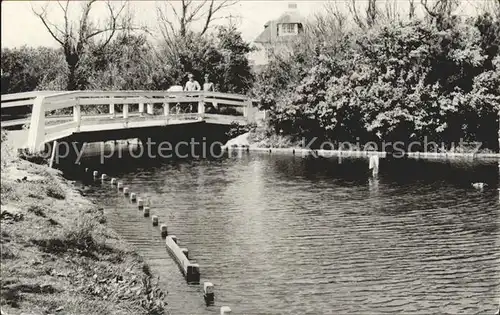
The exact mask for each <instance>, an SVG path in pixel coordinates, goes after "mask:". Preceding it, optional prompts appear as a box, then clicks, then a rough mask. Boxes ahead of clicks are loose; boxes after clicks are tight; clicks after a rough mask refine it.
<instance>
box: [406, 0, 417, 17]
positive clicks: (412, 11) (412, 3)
mask: <svg viewBox="0 0 500 315" xmlns="http://www.w3.org/2000/svg"><path fill="white" fill-rule="evenodd" d="M408 2H409V3H410V8H409V10H408V17H409V18H410V20H411V19H413V18H415V9H416V7H415V0H408Z"/></svg>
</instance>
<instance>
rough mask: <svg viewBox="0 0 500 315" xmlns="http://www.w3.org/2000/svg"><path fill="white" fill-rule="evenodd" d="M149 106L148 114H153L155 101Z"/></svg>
mask: <svg viewBox="0 0 500 315" xmlns="http://www.w3.org/2000/svg"><path fill="white" fill-rule="evenodd" d="M147 106H148V115H153V103H149V104H148V105H147Z"/></svg>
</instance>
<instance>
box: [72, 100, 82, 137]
mask: <svg viewBox="0 0 500 315" xmlns="http://www.w3.org/2000/svg"><path fill="white" fill-rule="evenodd" d="M73 121H75V122H76V130H77V131H80V124H81V122H82V111H81V107H80V98H79V97H76V98H75V105H74V106H73Z"/></svg>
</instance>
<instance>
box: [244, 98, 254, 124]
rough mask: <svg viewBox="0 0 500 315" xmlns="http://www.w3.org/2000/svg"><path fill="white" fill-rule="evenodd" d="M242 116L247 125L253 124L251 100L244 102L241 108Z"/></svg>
mask: <svg viewBox="0 0 500 315" xmlns="http://www.w3.org/2000/svg"><path fill="white" fill-rule="evenodd" d="M243 116H244V117H245V118H246V121H247V122H249V123H251V122H253V119H254V113H253V103H252V99H251V98H248V99H247V100H245V106H244V107H243Z"/></svg>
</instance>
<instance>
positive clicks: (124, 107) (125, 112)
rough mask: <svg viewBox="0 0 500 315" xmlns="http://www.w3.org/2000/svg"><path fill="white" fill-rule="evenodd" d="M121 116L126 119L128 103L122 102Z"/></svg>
mask: <svg viewBox="0 0 500 315" xmlns="http://www.w3.org/2000/svg"><path fill="white" fill-rule="evenodd" d="M123 118H124V119H128V104H123Z"/></svg>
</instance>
